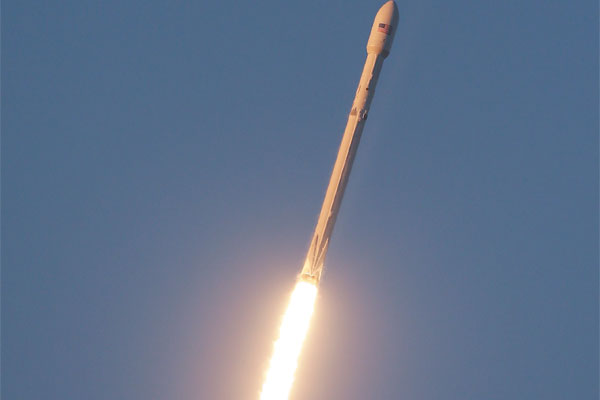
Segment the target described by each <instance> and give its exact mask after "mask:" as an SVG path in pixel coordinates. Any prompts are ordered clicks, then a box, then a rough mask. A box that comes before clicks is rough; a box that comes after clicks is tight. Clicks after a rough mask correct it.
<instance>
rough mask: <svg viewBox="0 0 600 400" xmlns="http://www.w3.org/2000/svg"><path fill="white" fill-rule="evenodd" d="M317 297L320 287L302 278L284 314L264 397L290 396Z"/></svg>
mask: <svg viewBox="0 0 600 400" xmlns="http://www.w3.org/2000/svg"><path fill="white" fill-rule="evenodd" d="M316 298H317V286H316V285H314V284H312V283H309V282H305V281H302V280H299V281H298V283H297V284H296V287H295V289H294V291H293V292H292V297H291V299H290V304H289V305H288V308H287V310H286V312H285V314H284V315H283V321H282V323H281V328H280V330H279V338H278V339H277V341H276V342H275V346H274V350H273V357H271V362H270V364H269V371H268V372H267V376H266V378H265V383H264V384H263V387H262V392H261V394H260V400H285V399H287V398H288V396H289V393H290V390H291V388H292V383H293V382H294V373H295V372H296V367H297V366H298V357H299V356H300V350H302V343H303V342H304V338H305V337H306V332H307V331H308V325H309V323H310V317H311V316H312V313H313V310H314V305H315V300H316Z"/></svg>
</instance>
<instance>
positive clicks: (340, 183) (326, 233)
mask: <svg viewBox="0 0 600 400" xmlns="http://www.w3.org/2000/svg"><path fill="white" fill-rule="evenodd" d="M397 25H398V8H397V7H396V3H394V1H388V2H387V3H385V4H384V5H383V6H382V7H381V8H380V9H379V11H378V12H377V15H376V16H375V21H373V27H372V28H371V34H370V36H369V41H368V42H367V60H366V61H365V66H364V68H363V72H362V75H361V76H360V81H359V83H358V89H357V90H356V96H355V97H354V102H353V103H352V108H351V111H350V115H349V116H348V123H347V124H346V130H345V131H344V136H343V137H342V143H341V144H340V149H339V151H338V155H337V159H336V160H335V164H334V166H333V172H332V173H331V178H330V180H329V185H328V186H327V192H326V193H325V199H324V200H323V206H322V208H321V213H320V214H319V220H318V221H317V226H316V228H315V232H314V234H313V237H312V240H311V243H310V247H309V249H308V254H307V255H306V260H305V261H304V267H303V268H302V273H301V276H300V278H301V279H304V280H308V281H310V282H313V283H318V282H319V280H320V279H321V273H322V272H323V263H324V262H325V256H326V254H327V248H328V247H329V240H330V239H331V234H332V232H333V226H334V225H335V220H336V218H337V215H338V212H339V210H340V205H341V203H342V197H343V196H344V191H345V190H346V185H347V184H348V177H349V176H350V170H351V169H352V163H353V162H354V157H355V156H356V150H357V149H358V143H359V142H360V137H361V135H362V131H363V128H364V126H365V121H366V120H367V115H368V113H369V108H370V107H371V101H373V96H374V95H375V86H376V85H377V80H378V78H379V73H380V72H381V66H382V65H383V60H384V59H385V58H386V57H387V56H388V54H389V53H390V48H391V47H392V40H393V39H394V34H395V33H396V27H397Z"/></svg>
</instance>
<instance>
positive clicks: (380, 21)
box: [367, 0, 399, 58]
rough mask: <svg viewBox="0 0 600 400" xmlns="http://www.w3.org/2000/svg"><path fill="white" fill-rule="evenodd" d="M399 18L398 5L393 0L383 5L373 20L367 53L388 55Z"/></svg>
mask: <svg viewBox="0 0 600 400" xmlns="http://www.w3.org/2000/svg"><path fill="white" fill-rule="evenodd" d="M398 19H399V18H398V7H397V6H396V3H395V2H394V1H393V0H390V1H388V2H387V3H385V4H384V5H383V6H381V8H380V9H379V11H377V15H375V20H374V21H373V27H372V28H371V35H370V36H369V41H368V42H367V53H375V54H381V55H383V57H384V58H385V57H387V56H388V54H389V53H390V49H391V47H392V42H393V40H394V34H395V33H396V28H397V27H398Z"/></svg>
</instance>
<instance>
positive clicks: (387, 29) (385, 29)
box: [377, 24, 392, 35]
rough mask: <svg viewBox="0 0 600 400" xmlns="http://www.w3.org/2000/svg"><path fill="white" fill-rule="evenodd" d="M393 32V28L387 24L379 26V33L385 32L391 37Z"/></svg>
mask: <svg viewBox="0 0 600 400" xmlns="http://www.w3.org/2000/svg"><path fill="white" fill-rule="evenodd" d="M391 30H392V26H391V25H387V24H379V27H378V28H377V31H379V32H383V33H385V34H386V35H389V34H390V31H391Z"/></svg>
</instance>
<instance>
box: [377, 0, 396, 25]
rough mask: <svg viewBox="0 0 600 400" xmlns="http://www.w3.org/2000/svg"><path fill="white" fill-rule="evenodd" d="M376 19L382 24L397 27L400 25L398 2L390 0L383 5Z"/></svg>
mask: <svg viewBox="0 0 600 400" xmlns="http://www.w3.org/2000/svg"><path fill="white" fill-rule="evenodd" d="M375 19H376V20H378V21H380V22H381V23H384V24H388V25H392V26H394V27H395V26H396V24H397V23H398V7H397V6H396V2H395V1H394V0H390V1H388V2H387V3H385V4H384V5H382V6H381V8H380V9H379V11H377V15H376V16H375Z"/></svg>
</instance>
